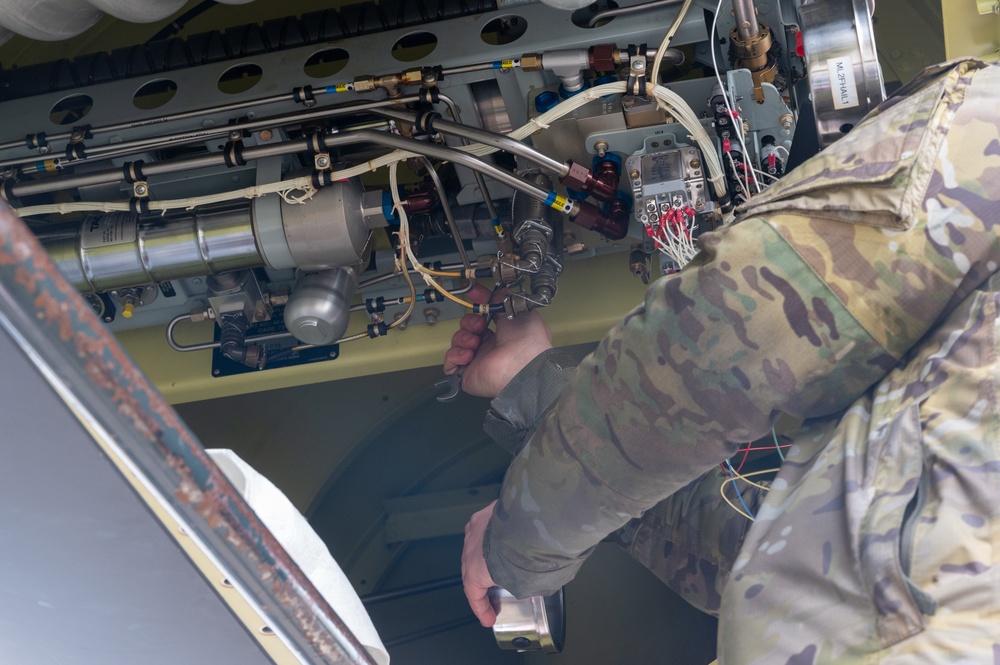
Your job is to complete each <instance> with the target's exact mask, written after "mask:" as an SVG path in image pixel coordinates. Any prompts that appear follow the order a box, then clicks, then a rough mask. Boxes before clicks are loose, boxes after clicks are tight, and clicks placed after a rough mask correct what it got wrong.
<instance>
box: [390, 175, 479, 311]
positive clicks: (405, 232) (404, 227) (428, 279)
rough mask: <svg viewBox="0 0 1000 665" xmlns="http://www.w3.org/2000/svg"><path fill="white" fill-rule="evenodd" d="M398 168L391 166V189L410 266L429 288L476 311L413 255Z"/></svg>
mask: <svg viewBox="0 0 1000 665" xmlns="http://www.w3.org/2000/svg"><path fill="white" fill-rule="evenodd" d="M397 166H398V163H397V162H393V163H392V164H390V165H389V189H390V190H391V191H392V203H393V208H394V209H395V210H396V212H397V213H398V214H399V243H400V245H401V246H402V247H403V248H404V250H405V252H406V256H407V257H409V259H410V265H411V266H413V269H414V270H416V271H417V272H419V273H420V274H421V275H422V276H423V278H424V282H425V283H426V284H427V285H428V286H430V287H432V288H433V289H434V290H435V291H437V292H438V293H440V294H441V295H442V296H444V297H445V298H447V299H448V300H451V301H453V302H456V303H458V304H459V305H461V306H462V307H467V308H468V309H471V310H476V306H475V305H474V304H473V303H471V302H466V301H465V300H462V299H461V298H459V297H457V296H454V295H452V294H451V293H450V292H449V291H448V289H446V288H444V287H442V286H441V285H440V284H438V283H437V281H435V279H434V277H433V275H434V274H435V273H440V272H441V271H435V270H430V269H428V268H425V267H424V266H422V265H421V264H420V262H419V261H418V260H417V257H416V256H414V255H413V248H412V247H410V220H409V217H407V215H406V210H405V209H404V208H403V202H402V200H401V199H400V198H399V180H398V177H397V174H396V169H397ZM404 272H405V270H404ZM439 276H440V275H439ZM449 276H450V275H449Z"/></svg>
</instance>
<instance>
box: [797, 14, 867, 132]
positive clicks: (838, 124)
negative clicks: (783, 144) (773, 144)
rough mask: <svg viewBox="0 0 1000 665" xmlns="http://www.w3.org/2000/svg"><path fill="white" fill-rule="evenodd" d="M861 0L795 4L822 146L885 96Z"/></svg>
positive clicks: (848, 129) (859, 118) (864, 114)
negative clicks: (799, 5)
mask: <svg viewBox="0 0 1000 665" xmlns="http://www.w3.org/2000/svg"><path fill="white" fill-rule="evenodd" d="M868 7H869V5H868V3H867V2H866V0H814V1H813V2H810V3H808V4H803V5H802V6H801V7H799V24H800V27H801V28H802V46H803V49H804V50H805V59H806V68H807V70H808V72H809V91H810V93H811V95H812V101H813V107H814V109H815V112H816V129H817V131H818V134H819V143H820V145H821V146H823V147H826V146H828V145H830V144H831V143H833V142H834V141H836V140H837V139H839V138H840V137H842V136H843V135H844V134H846V133H847V132H849V131H851V129H853V128H854V125H856V124H857V123H859V122H861V119H862V118H864V117H865V116H866V115H867V114H868V112H869V111H871V110H872V109H873V108H875V107H876V106H878V105H879V104H880V103H882V101H883V100H884V99H885V87H884V86H883V83H882V68H881V66H880V65H879V62H878V50H877V48H876V45H875V33H874V30H873V28H872V21H871V17H870V16H869V14H868Z"/></svg>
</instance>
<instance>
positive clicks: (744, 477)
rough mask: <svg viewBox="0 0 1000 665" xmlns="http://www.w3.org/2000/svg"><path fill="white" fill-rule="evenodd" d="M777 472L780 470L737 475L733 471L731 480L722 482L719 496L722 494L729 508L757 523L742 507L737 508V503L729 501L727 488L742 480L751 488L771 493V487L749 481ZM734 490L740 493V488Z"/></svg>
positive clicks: (727, 479) (765, 470)
mask: <svg viewBox="0 0 1000 665" xmlns="http://www.w3.org/2000/svg"><path fill="white" fill-rule="evenodd" d="M777 470H778V469H777V468H774V469H764V470H763V471H753V472H751V473H737V472H736V471H735V470H734V471H733V475H732V476H731V477H729V478H726V479H725V480H724V481H722V484H721V485H719V494H721V495H722V499H723V500H724V501H725V502H726V503H728V504H729V507H730V508H732V509H733V510H735V511H736V512H738V513H739V514H740V515H742V516H743V517H745V518H747V519H748V520H750V521H751V522H754V521H756V520H754V518H753V517H751V516H750V515H748V514H747V513H746V512H745V511H744V510H743V508H742V507H740V506H737V505H736V504H735V503H733V502H732V501H731V500H730V499H729V497H728V496H726V486H727V485H730V484H731V483H732V482H733V481H734V480H742V481H743V482H745V483H747V484H748V485H750V486H752V487H757V488H759V489H762V490H764V491H765V492H770V491H771V488H770V487H768V486H766V485H761V484H760V483H755V482H753V481H752V480H748V478H750V477H752V476H762V475H764V474H765V473H774V472H775V471H777ZM734 489H735V490H736V491H739V488H738V487H734Z"/></svg>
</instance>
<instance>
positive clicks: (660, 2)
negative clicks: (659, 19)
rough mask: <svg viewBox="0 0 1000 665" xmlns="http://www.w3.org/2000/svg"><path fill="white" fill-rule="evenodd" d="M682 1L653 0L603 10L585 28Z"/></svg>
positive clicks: (591, 18) (592, 17)
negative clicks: (617, 17)
mask: <svg viewBox="0 0 1000 665" xmlns="http://www.w3.org/2000/svg"><path fill="white" fill-rule="evenodd" d="M682 2H684V0H654V2H646V3H643V4H641V5H631V6H629V7H613V8H611V9H605V10H604V11H602V12H597V13H596V14H594V15H593V16H591V17H590V20H589V21H587V27H588V28H593V27H595V26H596V25H597V24H598V23H600V22H601V21H603V20H605V19H607V20H611V19H613V18H614V17H616V16H626V15H628V14H638V13H639V12H645V11H649V10H651V9H658V8H660V7H669V6H670V5H679V4H681V3H682Z"/></svg>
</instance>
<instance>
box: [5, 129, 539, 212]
mask: <svg viewBox="0 0 1000 665" xmlns="http://www.w3.org/2000/svg"><path fill="white" fill-rule="evenodd" d="M325 140H326V144H327V145H328V146H342V145H356V144H358V143H375V144H378V145H384V146H388V147H390V148H397V149H399V150H406V151H408V152H412V153H416V154H418V155H424V156H425V157H433V158H434V159H440V160H444V161H450V162H454V163H456V164H461V165H462V166H467V167H469V168H471V169H474V170H476V171H479V172H480V173H482V174H484V175H487V176H489V177H490V178H493V179H494V180H496V181H497V182H501V183H503V184H505V185H507V186H508V187H510V188H512V189H515V190H518V191H521V192H524V193H525V194H527V195H528V196H533V197H535V198H538V199H541V200H543V201H544V200H545V199H546V197H547V196H548V194H549V193H548V192H546V191H543V190H541V189H539V188H538V187H535V186H534V185H532V184H531V183H527V182H525V181H524V180H522V179H520V178H518V177H517V176H515V175H513V174H511V173H508V172H507V171H504V170H503V169H500V168H498V167H496V166H494V165H492V164H487V163H486V162H484V161H482V160H481V159H478V158H477V157H475V156H473V155H470V154H468V153H466V152H462V151H461V150H455V149H453V148H447V147H443V146H437V145H433V144H428V143H424V142H422V141H414V140H413V139H407V138H404V137H402V136H397V135H395V134H387V133H384V132H379V131H375V130H373V129H359V130H356V131H351V132H345V133H343V134H330V135H327V136H326V137H325ZM308 148H309V144H308V142H307V141H306V140H298V141H285V142H282V143H275V144H273V145H266V146H256V147H253V148H247V149H245V150H244V151H243V159H245V160H246V161H253V160H256V159H262V158H264V157H276V156H280V155H288V154H292V153H296V152H303V151H306V150H308ZM224 163H225V158H224V156H223V155H222V153H213V154H210V155H203V156H200V157H194V158H191V159H183V160H177V161H172V162H156V163H152V164H149V165H147V166H143V172H144V173H145V174H146V175H147V176H153V175H159V174H163V173H177V172H179V171H191V170H194V169H199V168H206V167H209V166H220V165H222V164H224ZM121 180H122V172H121V171H120V170H119V169H114V170H110V171H98V172H95V173H89V174H87V175H82V176H69V177H63V178H50V179H47V180H44V181H38V182H25V183H21V184H18V185H14V187H13V188H12V190H13V192H12V193H13V194H14V196H18V197H19V196H28V195H31V194H45V193H48V192H56V191H60V190H64V189H68V188H70V187H83V186H86V185H100V184H106V183H112V182H119V181H121Z"/></svg>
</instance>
